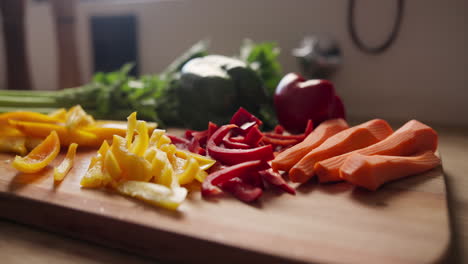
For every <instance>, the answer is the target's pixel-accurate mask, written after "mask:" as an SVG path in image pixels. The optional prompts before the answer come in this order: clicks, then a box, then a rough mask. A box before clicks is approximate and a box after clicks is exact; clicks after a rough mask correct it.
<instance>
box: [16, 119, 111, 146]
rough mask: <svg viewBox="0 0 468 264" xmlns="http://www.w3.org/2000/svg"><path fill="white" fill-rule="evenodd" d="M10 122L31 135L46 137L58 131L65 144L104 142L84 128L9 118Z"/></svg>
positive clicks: (85, 144) (82, 144)
mask: <svg viewBox="0 0 468 264" xmlns="http://www.w3.org/2000/svg"><path fill="white" fill-rule="evenodd" d="M8 123H9V124H10V125H11V126H12V127H14V128H16V129H18V130H20V131H21V132H23V133H24V134H25V135H26V136H29V137H38V138H45V137H46V136H47V135H49V134H50V133H51V132H52V131H56V132H57V134H58V136H59V137H60V142H61V143H62V145H64V146H68V145H70V144H71V143H77V144H78V145H80V146H85V147H98V146H99V145H100V144H101V142H102V140H100V139H99V138H98V137H97V136H96V135H94V134H92V133H90V132H86V131H84V130H82V129H73V130H68V129H67V128H66V127H65V126H63V125H57V124H50V123H38V122H28V121H16V120H9V121H8Z"/></svg>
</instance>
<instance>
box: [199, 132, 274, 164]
mask: <svg viewBox="0 0 468 264" xmlns="http://www.w3.org/2000/svg"><path fill="white" fill-rule="evenodd" d="M234 127H237V126H236V125H233V124H230V125H224V126H222V127H220V128H219V129H218V130H217V131H216V132H215V133H214V134H213V136H211V138H210V139H209V140H208V143H207V144H206V149H207V151H208V154H209V155H210V156H211V157H212V158H214V159H215V160H217V161H220V162H221V163H223V164H227V165H234V164H238V163H242V162H246V161H250V160H258V159H260V160H264V161H269V160H272V159H274V158H275V157H274V155H273V147H272V146H271V145H265V146H262V147H257V148H252V149H227V148H223V147H219V146H217V145H219V144H220V143H221V141H222V139H223V138H224V136H225V135H226V134H227V133H228V132H229V131H230V130H231V129H232V128H234Z"/></svg>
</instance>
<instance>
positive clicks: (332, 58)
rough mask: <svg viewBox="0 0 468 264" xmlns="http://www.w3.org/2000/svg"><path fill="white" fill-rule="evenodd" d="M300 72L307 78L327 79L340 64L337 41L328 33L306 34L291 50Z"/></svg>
mask: <svg viewBox="0 0 468 264" xmlns="http://www.w3.org/2000/svg"><path fill="white" fill-rule="evenodd" d="M292 55H293V56H294V57H296V58H297V61H298V63H299V66H300V68H301V71H302V74H304V75H305V76H306V77H307V78H309V79H328V78H330V76H331V75H332V74H333V73H334V72H335V71H336V70H337V69H338V68H339V66H340V64H341V57H342V56H341V50H340V47H339V45H338V41H336V40H335V39H334V38H332V37H331V36H329V35H325V34H317V35H312V36H306V37H305V38H304V39H303V40H302V42H301V44H300V46H299V47H298V48H295V49H293V50H292Z"/></svg>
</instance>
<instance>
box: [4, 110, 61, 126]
mask: <svg viewBox="0 0 468 264" xmlns="http://www.w3.org/2000/svg"><path fill="white" fill-rule="evenodd" d="M8 120H17V121H26V122H39V123H59V122H61V120H60V119H58V118H56V117H52V116H48V115H44V114H40V113H36V112H28V111H18V112H8V113H3V114H0V123H7V122H8Z"/></svg>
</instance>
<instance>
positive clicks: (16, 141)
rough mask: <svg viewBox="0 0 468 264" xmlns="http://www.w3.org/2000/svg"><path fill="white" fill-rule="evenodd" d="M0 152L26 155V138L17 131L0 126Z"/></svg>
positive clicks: (7, 126)
mask: <svg viewBox="0 0 468 264" xmlns="http://www.w3.org/2000/svg"><path fill="white" fill-rule="evenodd" d="M0 152H13V153H16V154H19V155H22V156H24V155H26V153H27V148H26V136H25V135H24V134H23V133H22V132H21V131H20V130H18V129H16V128H14V127H11V126H9V125H7V124H0Z"/></svg>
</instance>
